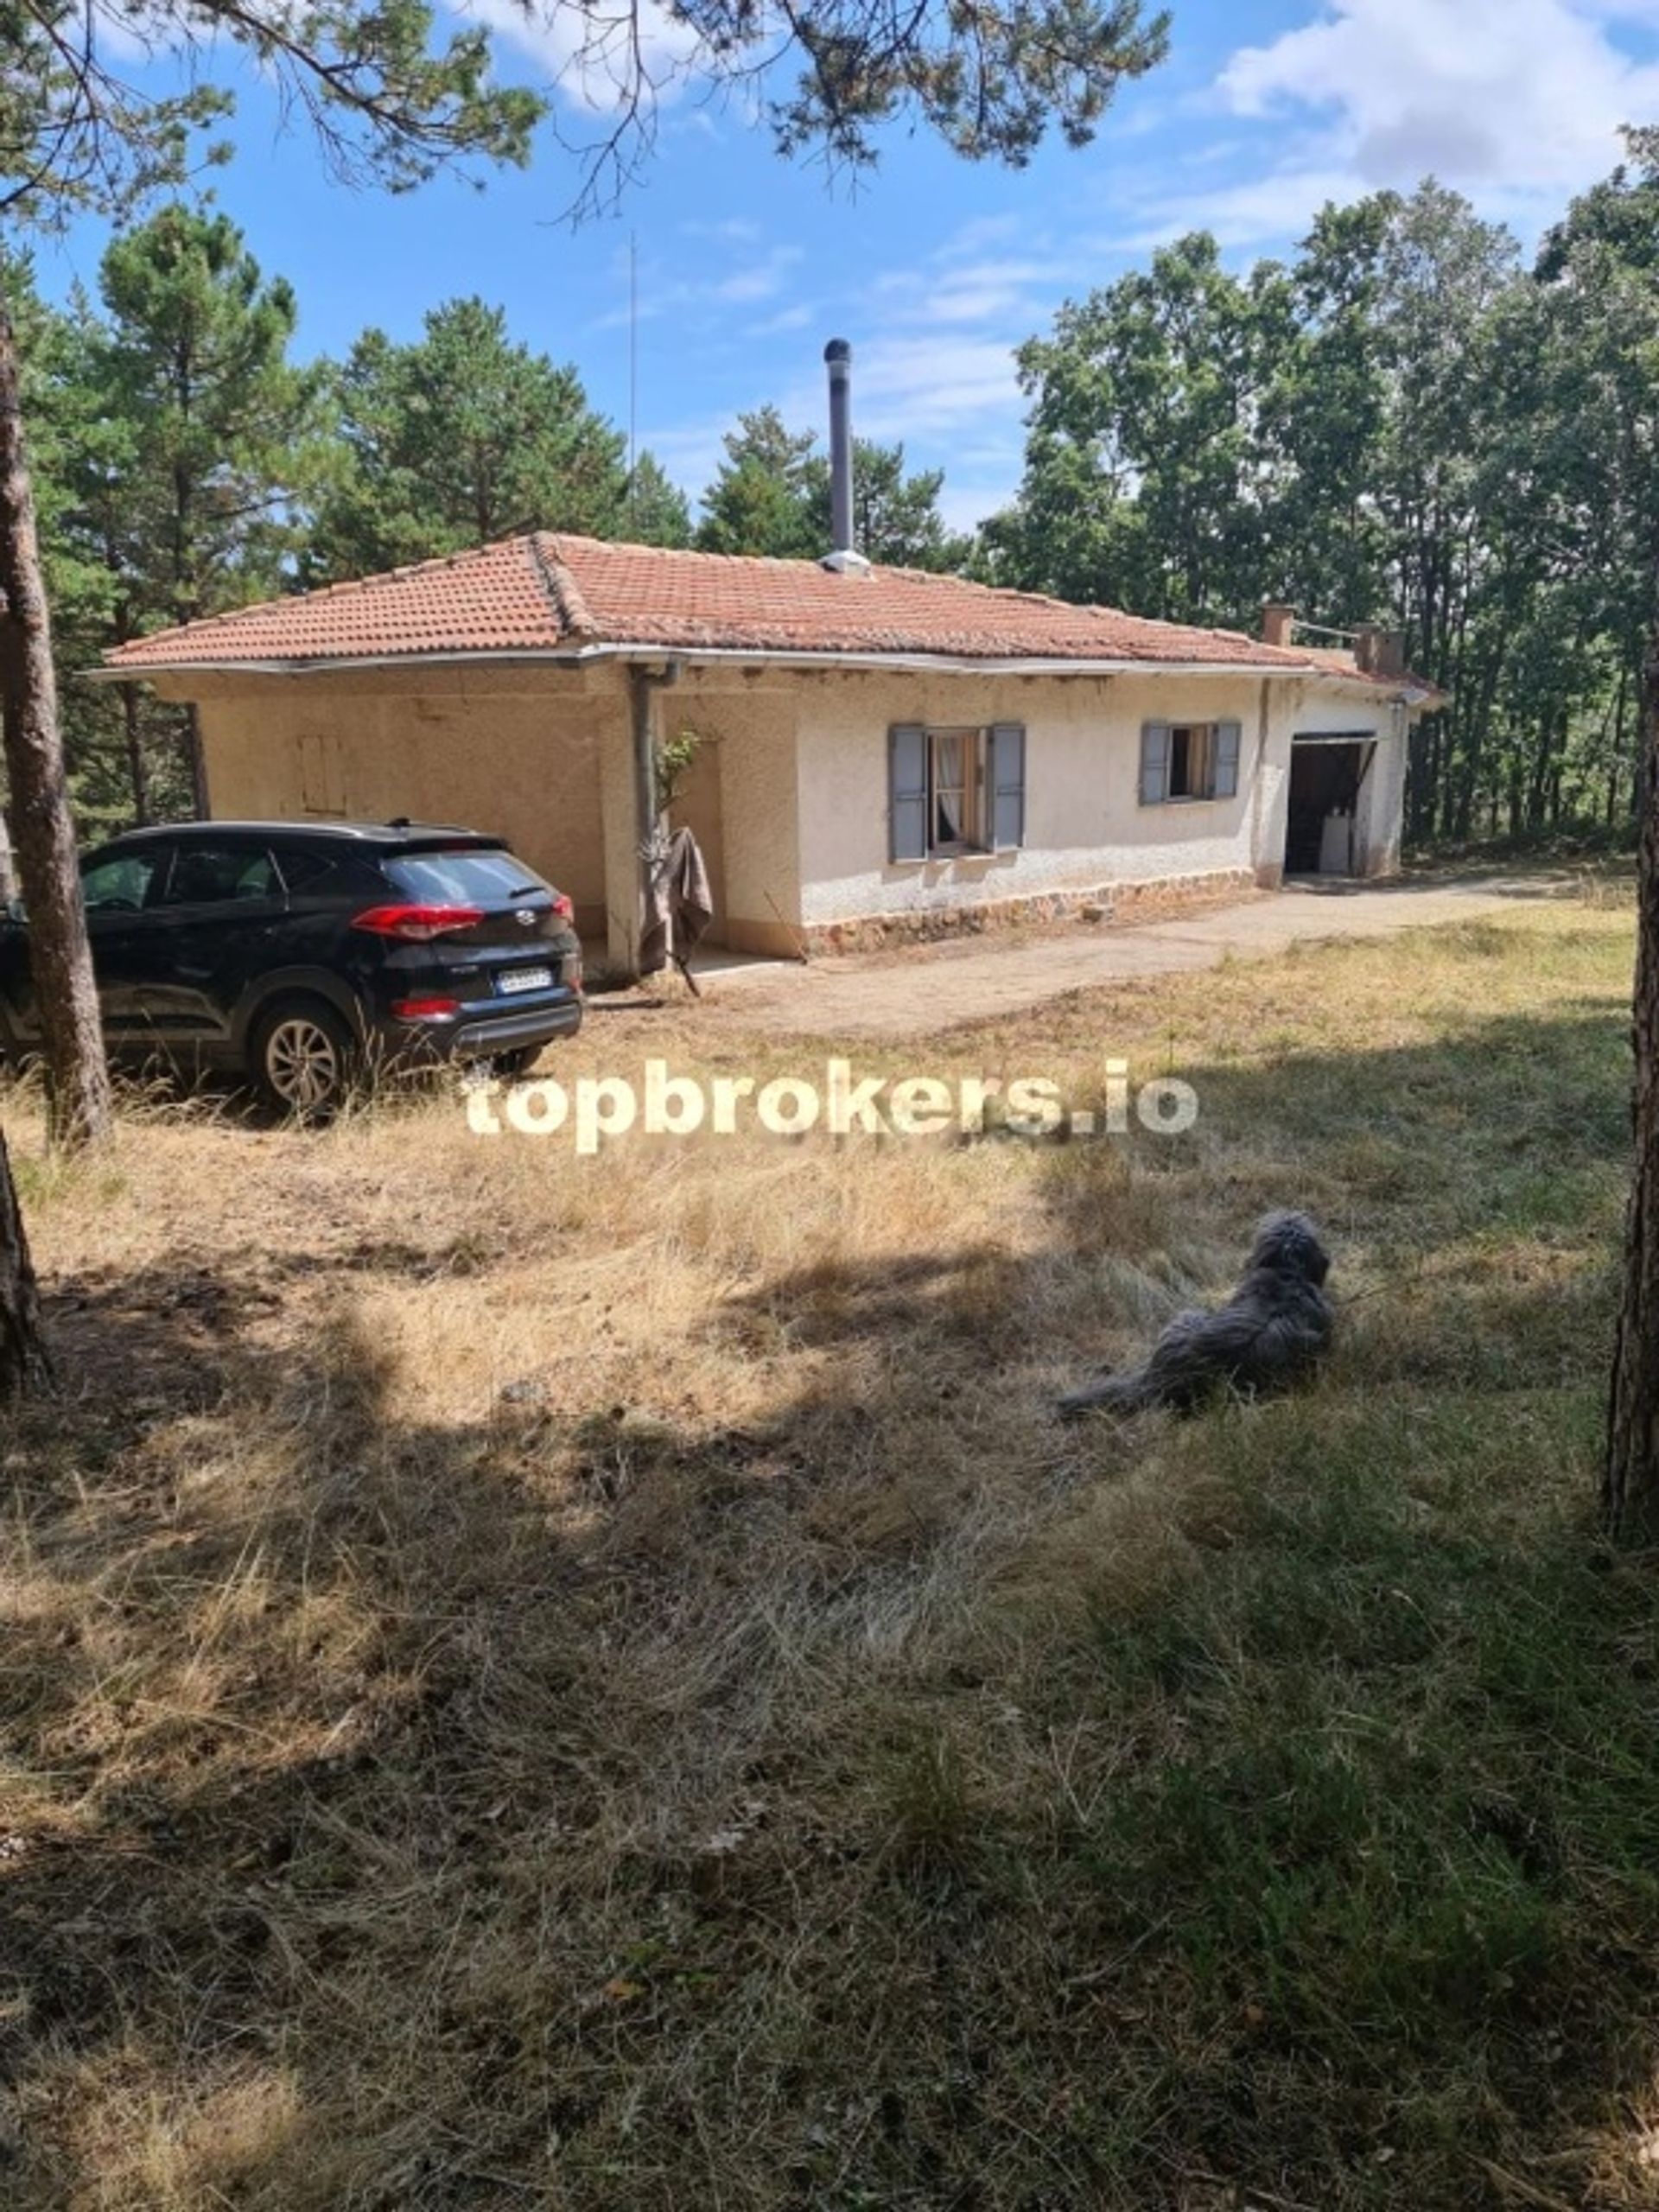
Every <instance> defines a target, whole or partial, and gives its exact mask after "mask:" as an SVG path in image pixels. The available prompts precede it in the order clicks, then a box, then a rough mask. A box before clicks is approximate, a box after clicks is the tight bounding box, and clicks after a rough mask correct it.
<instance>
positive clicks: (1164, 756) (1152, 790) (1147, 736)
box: [1141, 722, 1169, 806]
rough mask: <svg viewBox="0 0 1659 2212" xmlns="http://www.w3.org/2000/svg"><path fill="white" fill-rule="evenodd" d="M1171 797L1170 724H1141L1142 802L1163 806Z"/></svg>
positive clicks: (1146, 804) (1142, 803)
mask: <svg viewBox="0 0 1659 2212" xmlns="http://www.w3.org/2000/svg"><path fill="white" fill-rule="evenodd" d="M1168 797H1169V724H1168V723H1167V722H1142V723H1141V805H1142V806H1161V805H1162V804H1163V802H1164V801H1165V800H1166V798H1168Z"/></svg>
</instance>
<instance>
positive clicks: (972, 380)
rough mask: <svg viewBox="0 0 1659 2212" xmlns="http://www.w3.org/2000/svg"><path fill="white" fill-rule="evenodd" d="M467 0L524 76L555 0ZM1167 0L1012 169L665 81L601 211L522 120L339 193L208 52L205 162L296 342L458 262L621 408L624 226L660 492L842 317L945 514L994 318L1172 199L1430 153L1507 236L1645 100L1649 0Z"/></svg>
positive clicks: (990, 399)
mask: <svg viewBox="0 0 1659 2212" xmlns="http://www.w3.org/2000/svg"><path fill="white" fill-rule="evenodd" d="M470 4H472V5H473V6H474V8H476V9H477V10H478V11H479V12H480V14H483V15H486V16H491V17H492V18H493V19H494V20H498V21H499V22H501V23H502V24H503V25H506V26H511V27H512V28H511V29H510V30H509V31H508V32H507V33H506V34H505V37H506V40H507V41H508V42H506V43H505V44H504V48H503V60H504V66H505V68H506V69H507V71H508V72H509V73H512V74H513V75H515V76H522V77H524V78H526V79H530V80H533V81H545V80H546V79H547V78H548V77H549V75H550V73H551V72H552V71H553V70H554V69H555V68H556V67H557V65H558V62H559V60H560V55H561V38H560V34H559V29H558V23H557V19H555V20H554V22H553V23H552V25H551V26H550V27H549V26H547V25H538V24H537V22H535V21H534V20H533V19H526V18H524V17H523V16H520V14H519V12H518V10H517V8H516V7H515V6H514V5H513V0H470ZM1173 4H1174V35H1173V54H1172V58H1171V60H1169V61H1168V62H1167V63H1166V65H1165V67H1163V68H1162V69H1160V70H1159V71H1157V72H1155V73H1154V74H1153V75H1152V76H1151V77H1149V78H1147V79H1144V80H1142V82H1141V84H1139V85H1136V86H1130V87H1128V89H1127V90H1126V91H1125V92H1122V94H1121V95H1120V98H1119V99H1118V102H1117V104H1116V106H1115V107H1114V108H1113V110H1112V111H1110V113H1109V116H1108V118H1107V119H1106V122H1105V124H1104V125H1103V129H1102V131H1101V134H1100V137H1099V138H1098V140H1097V141H1096V144H1095V145H1094V146H1093V147H1092V148H1090V149H1087V150H1085V151H1084V152H1081V153H1072V152H1069V151H1067V150H1066V149H1064V148H1062V147H1058V146H1056V147H1054V148H1052V149H1045V150H1044V152H1043V153H1042V154H1041V156H1039V158H1038V159H1037V160H1036V161H1035V162H1033V164H1032V166H1031V167H1030V168H1027V169H1026V170H1024V171H1020V172H1008V171H1004V170H1000V169H995V168H989V167H973V166H970V165H969V164H966V163H963V162H957V161H955V160H953V159H952V158H951V156H949V155H948V154H947V153H945V152H944V150H943V149H939V148H938V147H936V146H934V145H932V144H931V143H928V142H927V141H926V140H925V139H924V138H923V137H920V136H918V135H912V134H910V133H907V132H906V131H903V130H894V131H893V132H892V133H891V134H890V135H889V137H887V141H886V142H885V145H884V156H883V160H882V163H881V166H880V169H879V171H878V172H877V173H876V174H875V175H874V176H868V177H865V178H862V179H861V180H860V181H859V182H858V184H857V187H856V188H855V189H853V188H849V186H848V185H847V184H846V183H845V182H844V181H842V182H840V183H837V182H836V181H833V180H831V181H826V178H825V176H824V175H823V171H822V170H821V169H819V168H814V167H810V166H809V167H804V168H791V167H789V166H787V165H785V163H784V162H780V161H779V159H778V158H777V157H776V156H774V155H773V153H772V150H771V148H770V144H769V142H768V139H767V137H766V132H765V131H764V130H762V129H760V128H758V127H756V126H755V125H754V124H753V122H752V121H751V120H750V119H749V118H748V117H747V115H746V114H745V113H744V112H743V111H742V110H741V107H739V106H738V105H735V104H734V103H729V102H728V103H727V104H725V105H721V104H718V103H710V102H709V101H708V100H706V99H702V98H699V97H698V95H697V92H696V89H695V87H687V88H685V89H683V90H682V91H681V92H679V93H678V94H677V97H675V98H673V99H670V100H669V101H668V102H667V103H666V104H665V105H664V108H663V110H662V111H661V113H660V116H659V119H658V145H657V150H656V154H655V156H654V159H653V160H652V164H651V167H650V169H649V171H648V173H647V175H646V176H645V180H644V181H643V182H641V183H640V184H639V185H638V186H636V187H635V188H633V189H632V190H631V192H630V193H629V194H628V196H627V198H626V202H625V204H624V205H623V207H622V208H621V209H620V213H618V214H617V215H616V216H614V217H613V218H607V219H600V220H596V221H592V222H589V223H588V224H587V225H585V226H582V228H580V229H578V230H576V231H575V232H572V230H571V229H570V228H569V226H568V225H567V224H565V223H564V222H563V221H562V219H561V217H562V213H563V210H564V209H565V208H566V207H568V205H569V201H570V199H571V197H572V194H573V192H574V190H575V181H576V171H575V164H574V162H573V161H572V158H571V156H569V154H567V153H565V152H563V150H562V149H561V148H560V146H559V145H558V144H557V143H555V142H554V141H553V139H552V137H550V136H549V137H546V138H545V139H544V141H543V144H542V146H541V148H540V149H539V153H538V158H537V162H535V164H534V166H533V167H532V168H531V169H530V170H529V171H527V172H526V173H524V174H523V175H501V176H498V177H493V178H492V179H491V181H490V182H489V183H488V186H487V188H486V190H485V191H484V192H483V193H481V194H480V193H477V192H474V191H473V190H471V189H469V188H466V187H464V186H462V185H461V184H459V183H457V182H455V181H440V182H438V183H435V184H434V185H431V186H429V187H427V188H425V189H423V190H422V191H420V192H418V193H416V194H411V195H409V196H407V197H404V198H401V199H396V200H394V199H391V198H388V197H385V196H384V195H381V194H375V193H373V192H369V191H360V192H359V191H353V190H350V189H347V188H343V187H341V186H340V185H338V184H336V183H334V182H332V181H330V180H329V179H328V177H327V175H325V174H324V172H323V170H322V168H321V166H320V164H319V162H318V159H317V157H316V155H315V151H314V149H313V147H312V144H311V143H310V141H309V139H308V137H307V136H306V134H305V130H304V128H303V125H302V124H298V123H296V124H292V125H290V126H289V127H288V128H286V129H285V128H284V126H283V119H282V118H281V117H280V115H279V114H278V113H277V110H276V107H275V105H274V103H273V101H272V100H271V99H270V96H269V95H268V93H267V92H266V91H265V90H264V87H262V86H260V84H259V83H258V82H257V79H254V78H253V77H252V75H251V73H245V72H244V73H240V74H239V75H236V76H232V77H229V78H227V79H223V80H225V81H230V82H232V83H233V84H234V85H235V86H236V89H237V92H238V122H237V124H236V126H235V132H234V135H235V137H236V141H237V146H238V152H237V156H236V159H235V160H234V162H232V164H231V166H230V167H229V168H227V169H226V170H225V171H224V172H222V173H221V174H220V175H219V178H218V180H217V182H216V185H215V191H216V195H217V198H218V200H219V205H220V206H221V207H224V208H225V209H226V211H227V212H228V213H230V214H231V215H232V216H233V217H234V219H236V220H237V221H238V223H239V224H240V225H241V226H243V228H244V230H245V232H246V233H247V236H248V239H249V243H250V245H251V246H252V248H253V250H254V251H255V252H256V253H257V255H258V257H259V258H260V260H261V261H262V262H263V263H264V265H265V266H266V268H267V269H268V270H272V271H278V270H279V271H281V272H282V273H283V274H284V275H285V276H287V277H289V278H290V279H291V280H292V281H293V283H294V284H295V286H296V290H297V292H298V295H299V299H300V306H301V315H302V322H301V334H300V343H301V348H302V351H304V352H305V353H319V352H328V353H341V352H343V351H344V350H345V349H346V346H349V344H350V343H351V340H352V339H353V337H354V336H355V335H356V334H357V333H358V332H359V330H360V329H361V328H362V327H364V326H365V324H368V323H378V325H379V326H380V327H382V328H384V329H385V330H387V331H389V332H391V334H393V335H394V336H397V337H404V336H410V335H413V334H416V332H417V331H418V329H419V327H420V321H421V317H422V315H423V311H424V310H425V309H426V308H429V307H431V306H433V305H435V304H437V303H438V302H441V301H442V300H444V299H447V298H450V297H453V296H455V295H457V294H461V293H469V292H477V293H480V294H481V295H482V296H484V297H485V298H486V299H488V300H489V301H491V302H495V303H499V304H500V305H501V306H503V307H504V308H505V309H506V311H507V315H508V318H509V321H510V323H511V325H512V330H513V332H514V334H515V335H516V336H518V337H519V338H521V339H523V340H526V341H527V342H529V343H530V344H531V345H533V346H537V347H540V348H543V349H544V350H545V351H547V352H548V353H551V354H553V355H554V356H555V357H556V359H562V360H569V361H573V362H575V365H576V366H577V367H578V369H579V370H580V372H581V373H582V378H583V379H584V381H585V383H586V385H587V387H588V393H589V395H590V397H591V398H592V399H593V401H594V404H596V405H597V406H599V407H600V408H601V409H602V410H604V411H605V412H606V413H607V414H609V415H610V416H612V417H613V419H614V420H615V421H617V422H618V423H622V424H626V420H627V416H628V404H629V342H628V336H629V334H628V325H629V315H628V260H629V239H630V235H631V234H632V238H634V240H635V241H636V251H637V257H638V269H639V322H638V387H639V404H638V422H639V437H640V442H641V443H642V444H645V445H648V446H650V447H651V448H652V449H653V450H654V451H655V452H656V453H657V454H658V456H659V457H660V458H661V459H662V460H663V461H664V464H665V465H666V466H667V467H668V468H669V469H670V471H671V474H673V475H674V476H676V477H677V480H679V481H681V482H682V483H683V484H684V485H685V486H686V488H687V489H688V491H690V493H692V494H693V495H694V496H695V494H696V492H697V491H698V490H699V489H700V488H701V487H702V485H703V484H704V483H705V482H706V481H707V480H708V478H709V475H710V474H711V473H712V470H713V468H714V467H715V463H716V461H717V460H718V458H719V451H720V438H721V432H722V430H723V429H727V428H728V427H729V425H730V424H731V423H732V422H733V420H734V417H735V416H736V414H737V412H738V410H740V409H742V408H749V407H754V406H758V405H760V404H763V403H764V402H766V401H772V402H774V403H776V404H778V405H779V406H780V407H781V408H782V409H783V410H784V411H785V415H786V416H787V417H788V418H789V419H790V420H791V423H795V424H798V425H799V426H800V427H801V428H804V429H805V428H811V427H813V426H815V425H817V423H820V422H821V420H822V417H823V371H822V367H821V365H820V364H821V357H822V352H823V342H824V340H825V339H826V338H829V337H830V336H842V337H845V338H848V339H849V340H851V341H852V344H853V347H854V353H855V365H854V374H855V383H854V410H855V422H856V424H857V427H858V429H860V430H861V432H863V433H864V434H866V435H871V436H879V437H881V438H885V439H892V438H902V439H903V440H904V441H905V444H906V452H907V454H908V455H909V457H910V459H911V461H912V463H914V464H916V465H927V466H931V467H943V468H944V470H945V472H946V488H945V505H946V509H947V512H949V514H950V518H951V519H952V520H953V521H954V522H956V523H958V524H968V523H971V522H972V521H974V520H975V519H976V518H979V517H981V516H982V515H983V514H986V513H988V512H990V511H992V510H993V509H994V508H995V507H996V506H997V505H1001V503H1002V502H1003V501H1004V500H1005V499H1007V496H1008V494H1009V493H1010V492H1011V491H1012V490H1013V488H1014V485H1015V484H1016V482H1017V480H1018V477H1019V474H1020V448H1021V429H1020V412H1021V402H1020V394H1019V391H1018V387H1017V384H1016V381H1015V378H1014V364H1013V359H1012V349H1013V347H1014V346H1015V345H1016V344H1017V343H1018V342H1019V341H1020V339H1022V338H1024V337H1026V336H1028V335H1030V334H1032V333H1033V332H1035V331H1038V330H1040V329H1043V328H1045V327H1046V325H1047V323H1048V321H1049V320H1050V318H1051V317H1052V314H1053V312H1054V309H1055V308H1056V307H1057V306H1058V304H1059V302H1061V301H1062V300H1064V299H1066V298H1068V297H1072V296H1077V295H1079V294H1080V293H1082V292H1084V291H1086V290H1088V289H1090V288H1091V287H1092V286H1094V285H1096V284H1101V283H1109V281H1110V280H1111V279H1112V278H1113V277H1116V276H1117V275H1119V274H1121V273H1122V270H1124V269H1126V268H1127V267H1129V266H1131V265H1133V264H1135V263H1137V262H1140V261H1143V260H1144V259H1145V258H1146V257H1147V254H1148V253H1149V252H1150V251H1151V250H1152V248H1153V246H1154V245H1155V244H1156V243H1157V242H1158V241H1160V240H1161V239H1164V238H1169V237H1172V236H1174V235H1176V234H1178V233H1179V232H1181V231H1182V230H1184V229H1188V228H1192V227H1195V226H1206V227H1209V228H1211V229H1214V230H1215V231H1217V233H1218V235H1219V236H1220V237H1221V238H1222V240H1223V242H1224V245H1225V246H1226V247H1227V249H1228V251H1229V253H1230V256H1231V257H1233V258H1235V259H1236V260H1238V261H1245V262H1247V261H1249V260H1250V259H1253V258H1255V257H1256V256H1258V255H1260V254H1263V253H1272V252H1279V251H1284V250H1285V249H1286V248H1287V246H1288V245H1290V244H1291V243H1292V242H1294V239H1295V238H1296V237H1297V236H1298V235H1299V233H1300V231H1301V230H1302V228H1303V227H1304V226H1305V225H1306V219H1307V217H1308V216H1309V214H1310V213H1312V212H1313V210H1314V209H1315V208H1316V207H1319V205H1320V204H1321V203H1322V202H1323V201H1325V200H1327V199H1332V198H1334V199H1338V200H1342V199H1350V198H1353V197H1355V196H1357V195H1358V194H1361V193H1363V192H1365V191H1368V190H1372V189H1375V188H1377V187H1378V186H1382V185H1397V186H1401V187H1402V188H1409V187H1410V186H1411V185H1412V184H1414V182H1415V181H1417V180H1418V179H1419V178H1420V177H1421V176H1422V175H1424V174H1425V173H1427V172H1429V171H1433V173H1435V174H1436V175H1439V176H1440V177H1441V178H1442V179H1443V180H1444V181H1446V182H1448V183H1451V184H1454V185H1456V186H1458V187H1459V188H1460V189H1462V190H1463V191H1465V192H1466V193H1467V194H1469V196H1470V197H1471V199H1472V200H1474V201H1475V202H1476V204H1477V205H1478V207H1481V208H1482V210H1483V211H1484V212H1486V213H1491V214H1495V215H1501V216H1503V217H1504V218H1505V219H1508V220H1510V221H1511V222H1512V223H1514V224H1515V226H1516V228H1517V229H1519V230H1520V231H1521V232H1522V234H1523V236H1525V237H1527V238H1531V237H1532V236H1533V235H1534V234H1535V232H1536V230H1537V228H1538V227H1539V226H1540V225H1541V223H1543V222H1545V221H1548V219H1550V218H1551V217H1552V216H1553V215H1554V213H1556V212H1557V210H1558V209H1559V208H1560V206H1561V205H1562V204H1563V202H1564V201H1565V200H1566V199H1567V196H1568V195H1569V194H1571V193H1572V192H1573V191H1574V190H1576V189H1578V188H1580V187H1582V186H1583V185H1585V184H1586V183H1588V182H1590V181H1592V180H1593V179H1594V178H1595V177H1597V176H1599V175H1602V174H1604V173H1605V171H1606V170H1607V169H1608V168H1611V166H1612V164H1613V162H1614V161H1615V160H1617V158H1618V150H1619V149H1618V138H1617V128H1618V124H1620V123H1621V122H1625V121H1641V120H1646V119H1651V120H1659V0H1173ZM658 35H660V36H662V37H664V38H668V37H669V34H667V33H666V32H665V31H659V34H658ZM221 76H222V73H221ZM589 93H590V98H592V97H597V94H596V92H595V88H593V87H591V86H590V87H589ZM562 100H563V108H562V112H563V123H564V127H565V130H566V133H567V135H579V134H581V133H582V132H583V131H584V130H588V131H591V130H594V128H596V127H598V125H599V123H600V121H601V118H600V117H598V116H596V115H595V114H594V112H593V111H592V109H591V107H589V108H587V109H584V106H583V104H582V100H581V99H578V98H576V97H575V95H574V94H573V93H572V92H571V91H570V90H569V89H568V88H567V90H566V92H564V93H563V95H562ZM100 245H101V235H100V233H99V232H98V231H97V230H96V229H95V228H94V227H92V226H84V227H82V228H80V229H79V230H77V231H75V232H73V233H72V234H71V236H70V237H69V238H67V240H65V241H63V242H62V243H61V244H59V245H44V246H42V247H41V249H40V256H39V265H40V273H41V278H42V281H43V283H45V285H46V286H47V288H48V289H52V290H61V289H65V288H67V285H68V284H69V283H70V282H71V281H72V280H73V278H74V277H80V278H82V279H83V280H85V281H86V282H88V283H91V282H92V280H93V278H94V277H95V274H96V269H97V261H98V254H99V247H100Z"/></svg>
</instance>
